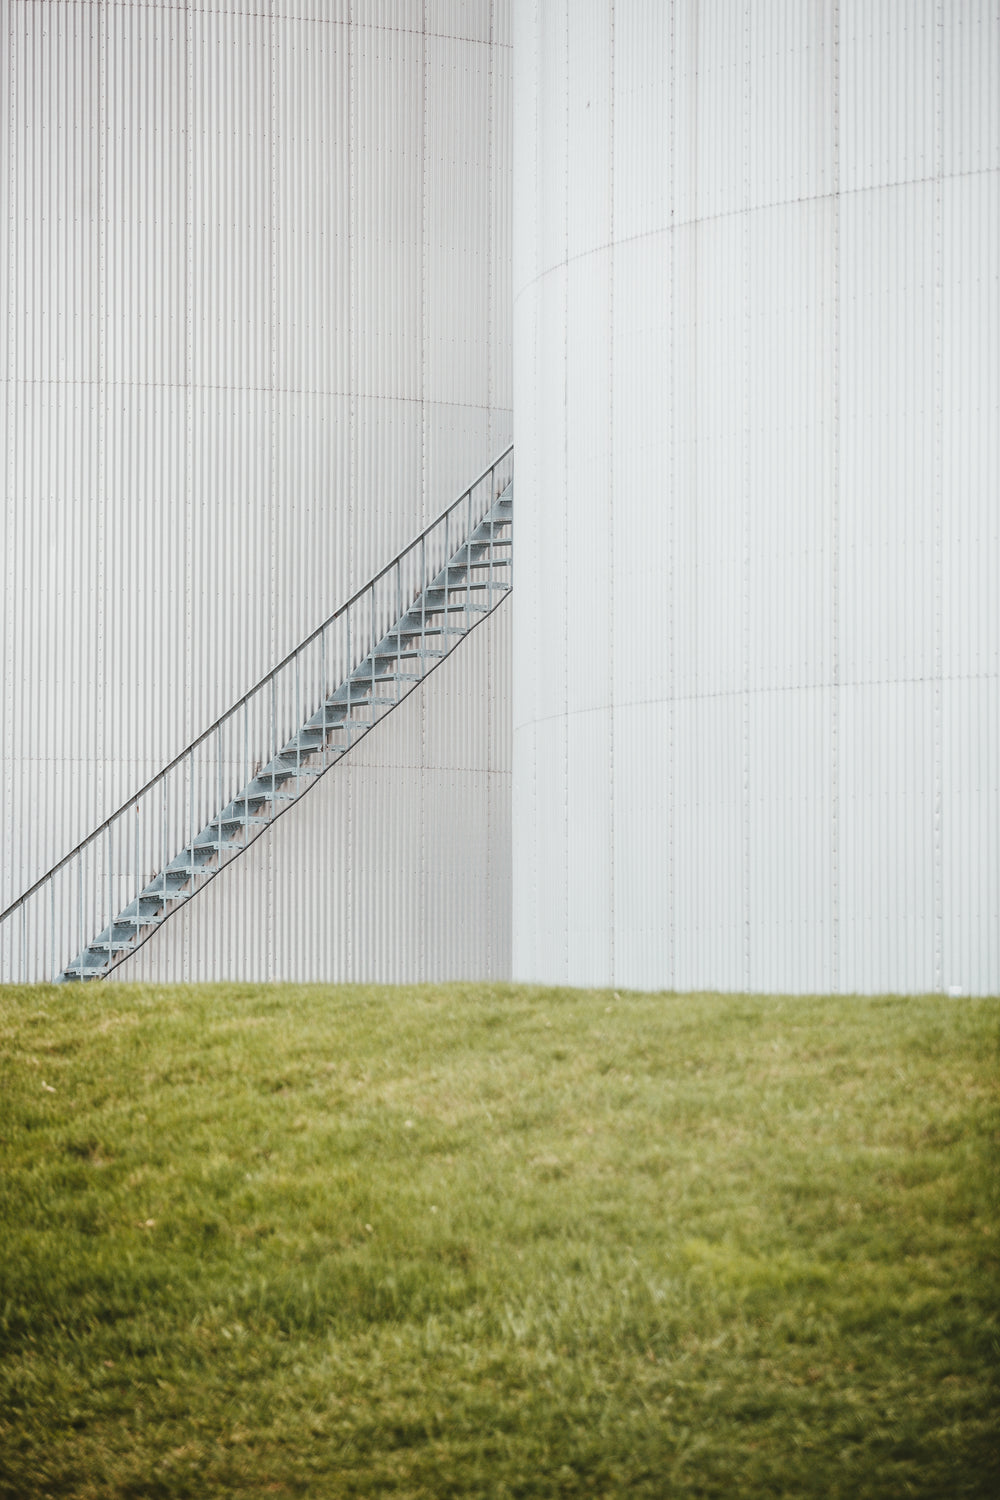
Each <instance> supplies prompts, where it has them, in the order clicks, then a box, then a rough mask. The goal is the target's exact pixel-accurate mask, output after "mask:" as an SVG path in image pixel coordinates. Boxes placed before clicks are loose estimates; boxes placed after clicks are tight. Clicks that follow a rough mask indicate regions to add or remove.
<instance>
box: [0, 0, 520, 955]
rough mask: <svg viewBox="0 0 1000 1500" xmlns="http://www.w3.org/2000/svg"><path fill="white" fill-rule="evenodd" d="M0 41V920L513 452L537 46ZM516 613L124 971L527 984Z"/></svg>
mask: <svg viewBox="0 0 1000 1500" xmlns="http://www.w3.org/2000/svg"><path fill="white" fill-rule="evenodd" d="M0 38H2V61H0V71H2V75H3V84H4V93H3V97H4V104H3V108H2V109H0V162H2V170H0V223H2V226H3V228H2V233H0V318H2V320H3V325H4V354H3V361H4V364H3V376H4V387H3V400H2V402H0V434H2V436H0V447H2V451H3V466H2V471H0V490H2V507H0V586H2V592H3V605H2V609H0V662H2V672H3V679H4V721H3V728H2V733H0V794H2V797H3V811H2V814H0V853H2V860H0V911H2V910H3V909H4V908H6V906H7V905H8V903H13V902H14V901H15V900H16V898H17V897H18V896H19V895H20V894H21V893H22V892H23V891H25V889H26V888H28V887H29V886H30V885H31V884H32V883H33V882H34V881H35V880H36V879H37V878H38V877H39V876H40V875H41V874H42V873H43V872H44V871H46V870H47V869H48V868H50V867H51V866H52V865H53V864H54V863H55V862H56V861H57V860H59V859H60V858H61V857H62V856H63V855H65V854H66V853H67V852H68V851H69V850H71V849H72V847H73V846H74V844H75V843H76V842H77V841H78V840H80V839H82V838H83V837H84V836H85V835H87V834H89V833H90V832H91V830H92V829H94V828H95V827H97V826H99V825H101V823H102V822H103V820H104V819H105V818H107V817H108V815H109V814H111V813H112V812H113V811H114V810H115V809H117V808H118V807H119V806H121V805H122V804H123V803H125V802H126V800H127V799H128V798H129V797H130V796H131V795H132V793H133V792H134V791H135V790H136V789H137V788H139V787H141V786H142V785H143V784H144V783H145V782H146V781H147V780H148V779H149V778H151V777H153V776H154V775H155V774H156V773H157V772H158V771H159V770H160V769H161V767H163V766H164V765H165V764H166V763H168V762H169V761H171V760H172V758H173V757H175V756H176V755H177V754H178V753H179V752H180V751H181V750H182V749H183V748H184V747H185V746H186V745H187V744H189V742H191V741H192V740H194V739H195V738H196V736H198V735H200V734H201V733H202V732H203V731H205V730H206V729H207V728H208V727H209V726H210V725H212V724H213V722H214V721H215V720H216V718H217V717H218V716H220V715H222V714H223V713H224V712H225V711H226V710H227V709H228V708H229V706H230V705H231V704H232V703H233V702H234V701H235V700H237V699H239V698H240V697H241V695H242V694H244V693H245V692H246V691H247V690H248V689H249V688H250V687H251V686H252V685H253V684H255V683H256V682H258V681H259V680H260V679H261V678H262V677H263V676H264V674H265V673H267V672H268V671H269V669H270V668H271V667H272V666H273V665H274V663H275V662H277V661H278V660H280V659H281V658H282V657H283V656H284V655H285V654H286V653H287V652H289V651H290V650H291V649H292V648H293V647H294V646H295V645H296V644H297V643H298V642H299V641H301V640H302V639H303V638H304V637H306V636H307V635H308V634H309V633H310V632H311V631H313V630H315V629H316V628H317V627H318V626H319V625H320V623H321V622H322V621H323V620H324V619H326V618H327V617H328V616H330V615H331V614H332V613H333V611H334V610H335V609H337V607H338V606H340V605H342V604H343V603H344V601H345V600H346V599H347V598H348V597H349V596H350V595H351V594H352V592H353V591H355V590H356V589H358V588H360V587H361V586H362V585H363V584H364V583H365V582H366V581H367V580H368V579H369V578H371V577H372V576H373V575H374V574H376V573H378V571H379V570H380V569H381V568H383V567H384V566H385V565H386V564H387V563H388V562H389V561H390V560H391V559H392V558H393V556H394V554H396V552H397V551H398V550H399V549H400V548H402V547H403V546H404V545H405V544H406V543H408V542H409V541H410V540H411V539H412V538H413V537H414V536H415V535H416V534H417V533H419V532H420V531H421V530H422V528H423V527H424V526H425V525H427V523H428V522H430V521H431V520H433V518H434V517H435V516H436V515H437V514H438V513H439V512H440V511H441V510H442V509H443V508H444V506H445V505H446V504H447V503H448V502H450V501H452V500H453V499H454V498H455V497H456V496H457V495H458V494H460V493H461V492H462V491H463V490H464V488H465V487H466V486H467V485H468V484H469V483H470V482H471V481H472V480H473V479H475V478H476V476H477V475H478V474H479V473H480V472H481V471H482V470H483V469H484V468H485V467H486V466H487V465H488V464H489V463H490V461H491V460H492V459H493V458H494V457H496V455H497V454H499V453H500V452H502V451H503V450H504V449H505V448H506V447H507V445H508V444H509V442H510V438H511V394H510V276H509V267H510V180H511V172H510V168H511V161H510V139H511V133H510V94H511V61H510V59H511V46H510V16H509V4H508V0H469V3H465V4H462V5H456V4H454V3H453V0H395V3H393V4H385V3H383V0H352V3H350V4H347V3H343V4H325V3H323V4H308V5H291V6H289V5H286V4H279V3H278V0H262V3H261V4H257V5H247V4H246V3H245V0H211V3H206V4H198V5H195V4H188V3H186V0H163V3H161V4H156V5H148V4H145V3H140V0H135V3H130V0H126V3H116V4H100V5H78V4H68V3H56V0H53V3H48V4H44V5H38V4H36V3H34V0H2V3H0ZM506 609H507V606H503V610H502V612H498V615H497V618H496V619H495V620H494V621H492V622H491V624H490V626H489V627H488V631H484V632H482V633H481V636H482V638H481V639H480V640H479V641H477V642H476V643H475V644H473V643H472V642H470V643H469V649H468V650H461V649H460V650H459V651H458V652H456V655H455V658H454V660H453V661H452V662H449V664H448V670H447V672H441V673H439V674H437V677H436V678H435V679H433V680H431V681H429V682H428V684H427V686H426V689H423V688H421V689H420V690H419V692H420V698H419V701H417V700H416V699H415V702H414V703H413V704H412V705H410V707H409V708H408V710H407V713H406V715H405V716H404V715H401V714H398V715H394V716H393V717H392V718H390V719H388V720H387V721H386V722H385V724H384V725H383V726H381V727H380V731H379V736H378V742H377V744H376V743H375V742H374V739H373V744H372V745H371V746H368V747H366V748H365V750H364V752H363V753H360V754H358V755H355V756H354V758H353V760H352V761H351V762H350V769H347V768H346V767H345V774H344V775H342V776H340V777H339V780H337V781H336V783H334V778H333V777H330V778H328V779H327V781H326V782H324V783H323V790H322V792H321V793H320V792H317V794H316V795H315V796H310V798H309V799H308V802H309V806H308V811H306V812H304V813H303V815H302V816H301V817H299V818H298V819H297V820H293V819H291V818H287V819H283V820H282V821H281V822H280V823H279V824H276V825H275V828H274V830H273V832H269V833H268V834H267V836H266V838H262V839H261V840H260V842H259V844H258V845H256V846H255V851H254V853H253V854H252V855H251V856H248V857H247V859H246V860H244V861H243V862H241V869H240V873H239V874H238V875H234V876H233V877H232V878H231V879H229V878H223V879H220V880H219V882H218V883H217V889H216V890H214V891H213V893H212V895H211V898H210V899H209V898H206V899H205V900H204V901H202V902H201V903H200V904H199V903H197V902H196V903H193V904H192V909H191V915H190V916H186V917H185V919H184V922H185V925H184V927H183V929H182V924H181V922H180V921H176V922H172V923H167V924H166V927H165V928H164V929H163V934H164V935H163V937H162V939H161V938H157V939H154V940H153V941H151V942H150V943H149V945H148V946H147V947H146V948H145V949H143V951H142V954H141V957H140V958H137V959H136V960H135V962H134V964H132V967H131V969H130V970H129V976H130V977H131V976H133V975H136V974H138V975H140V976H141V977H146V978H152V979H174V978H177V979H179V978H192V979H205V978H233V977H249V978H268V977H279V978H308V979H340V978H360V979H371V978H379V979H417V978H440V977H445V976H452V975H455V974H458V975H459V976H461V977H467V978H468V977H474V976H476V975H478V974H481V973H482V974H485V973H493V974H500V975H502V976H506V974H507V973H508V972H509V930H510V928H509V895H508V893H509V860H510V852H509V851H510V840H509V799H510V768H509V736H506V737H505V736H503V735H502V734H500V735H498V734H497V733H496V728H497V725H498V724H500V725H501V726H502V725H506V723H507V722H508V721H507V719H506V718H505V717H504V711H505V708H506V703H505V699H506V695H507V693H506V684H507V682H508V681H509V620H508V619H507V616H506ZM484 671H485V672H488V673H489V674H490V675H491V677H492V679H493V686H494V689H495V691H496V695H497V697H498V698H499V700H500V703H501V707H500V709H499V710H498V709H497V707H496V705H495V703H493V702H492V701H491V700H489V698H488V696H487V694H486V693H485V692H484V690H483V688H484V684H483V673H484ZM428 695H431V696H432V697H433V698H434V702H432V703H431V702H429V701H428ZM312 706H313V707H314V706H315V704H313V705H312ZM307 711H308V710H307ZM484 745H485V746H486V748H484ZM255 757H256V752H255ZM192 774H193V773H192ZM212 774H214V772H213V773H212ZM453 854H454V857H452V855H453ZM109 858H110V856H109ZM428 868H429V869H430V871H431V877H428V874H427V871H428ZM470 869H471V874H470ZM293 876H294V878H293ZM129 879H130V871H129V870H128V869H123V870H122V869H119V868H118V867H117V866H115V867H114V868H112V869H110V870H109V872H108V875H107V882H108V885H109V886H113V888H114V889H115V890H117V889H118V888H119V886H120V889H121V904H122V905H124V902H125V901H126V900H127V899H128V898H129V896H130V895H131V893H132V890H133V889H134V887H132V886H129V885H128V883H127V882H128V880H129ZM110 899H111V898H110V896H109V901H110ZM196 913H200V915H196ZM44 915H45V914H44V913H42V916H40V917H39V919H38V923H39V928H40V924H41V922H42V920H43V918H44ZM11 933H13V936H11ZM428 933H430V935H429V936H428ZM89 936H90V934H89V933H86V934H82V935H81V938H80V942H82V941H83V940H84V938H86V937H89ZM40 941H41V940H39V942H40ZM5 945H6V946H5ZM24 946H25V945H24V944H23V943H22V941H21V933H20V918H19V917H15V918H12V919H11V920H10V921H9V922H8V923H7V925H6V927H5V929H4V931H3V932H0V980H2V979H3V978H5V977H6V978H15V979H17V978H21V977H22V974H23V972H24V971H23V969H22V966H21V958H20V956H19V955H20V954H21V953H22V951H23V949H24ZM36 946H37V945H36ZM77 946H79V943H78V944H77ZM32 951H34V950H32ZM46 951H47V950H46ZM73 951H76V949H74V950H73ZM71 956H72V954H71V952H69V951H67V952H65V953H62V952H58V953H56V952H54V953H53V955H52V966H51V967H52V968H53V969H54V971H56V972H57V971H58V967H59V965H60V964H61V963H63V962H65V961H67V960H68V959H69V958H70V957H71ZM5 965H9V967H5ZM26 977H29V978H42V977H49V972H48V970H45V971H38V972H36V971H34V970H31V971H29V972H28V973H27V976H26Z"/></svg>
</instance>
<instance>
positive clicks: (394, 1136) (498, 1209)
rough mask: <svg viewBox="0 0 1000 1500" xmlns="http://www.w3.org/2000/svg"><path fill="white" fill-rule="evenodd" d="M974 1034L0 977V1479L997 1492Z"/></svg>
mask: <svg viewBox="0 0 1000 1500" xmlns="http://www.w3.org/2000/svg"><path fill="white" fill-rule="evenodd" d="M998 1035H1000V1004H998V1003H997V1002H996V1001H975V1000H968V999H965V1000H960V1001H955V1000H944V999H940V998H925V999H843V998H840V999H835V1000H824V999H809V1000H802V999H782V998H756V997H755V998H749V997H746V996H725V997H724V996H717V995H700V996H683V997H675V996H662V995H634V994H623V995H621V996H618V995H612V994H610V993H596V992H586V993H584V992H572V991H556V990H537V989H529V988H523V987H514V986H480V985H475V986H473V985H451V986H442V987H422V988H412V989H398V990H395V989H384V988H381V987H379V988H328V987H320V986H315V987H295V986H271V987H251V986H237V985H230V986H209V987H190V988H184V987H172V988H164V989H153V988H138V987H125V986H119V985H114V984H110V985H91V986H86V987H82V988H81V987H68V986H67V987H63V988H59V989H42V988H34V989H5V990H0V1496H2V1497H4V1500H8V1497H17V1500H23V1497H35V1496H39V1497H40V1496H79V1497H83V1496H86V1497H116V1500H118V1497H124V1496H135V1497H139V1496H142V1497H157V1496H171V1497H174V1496H191V1497H198V1500H203V1497H206V1496H214V1495H241V1496H255V1497H256V1496H261V1497H263V1496H274V1495H289V1496H293V1495H308V1496H322V1497H326V1496H335V1497H336V1496H361V1495H371V1496H418V1495H426V1496H439V1495H440V1496H467V1495H468V1496H471V1495H484V1496H485V1495H489V1496H556V1495H590V1494H593V1495H606V1496H607V1495H623V1496H624V1495H629V1496H668V1495H670V1496H673V1495H678V1496H689V1495H690V1496H719V1497H723V1496H724V1497H727V1500H730V1497H747V1496H758V1495H760V1496H764V1495H767V1496H813V1495H815V1496H823V1497H836V1496H843V1497H845V1500H846V1497H850V1500H859V1497H866V1496H871V1497H876V1496H877V1497H885V1496H892V1497H895V1496H941V1497H945V1496H946V1497H949V1500H951V1497H958V1496H987V1495H991V1496H992V1495H995V1494H996V1493H997V1489H996V1485H997V1473H998V1472H1000V1469H998V1463H1000V1455H998V1442H997V1438H996V1425H995V1418H996V1411H997V1407H996V1383H995V1374H996V1371H997V1368H998V1347H1000V1346H998V1326H1000V1323H998V1295H997V1294H998V1278H997V1249H998V1234H1000V1222H998V1218H1000V1216H998V1213H997V1143H998V1108H997V1104H998V1090H997V1081H998V1069H997V1063H998Z"/></svg>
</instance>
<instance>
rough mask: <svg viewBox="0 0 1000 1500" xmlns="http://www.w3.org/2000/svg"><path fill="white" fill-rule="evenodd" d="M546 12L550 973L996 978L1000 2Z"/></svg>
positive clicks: (535, 252) (535, 872)
mask: <svg viewBox="0 0 1000 1500" xmlns="http://www.w3.org/2000/svg"><path fill="white" fill-rule="evenodd" d="M514 23H515V37H516V48H517V50H516V56H515V63H516V73H515V95H516V98H517V121H516V133H515V180H516V181H517V182H518V184H519V190H520V191H521V201H522V202H523V210H522V211H521V213H520V216H519V218H518V220H517V222H516V224H515V245H514V266H515V281H514V295H515V391H516V400H515V417H516V424H517V439H518V493H519V497H520V500H521V508H520V510H519V542H518V546H519V570H520V573H519V577H520V578H521V579H523V578H524V576H525V574H526V573H528V572H529V570H530V572H531V576H530V582H531V587H530V588H519V590H518V594H517V596H516V599H515V628H514V661H515V667H516V672H515V699H514V782H513V797H514V879H515V898H514V972H515V975H516V976H517V977H521V978H530V979H541V980H552V981H556V980H563V979H566V978H569V979H570V980H571V981H572V982H576V983H581V984H591V983H618V984H636V985H642V986H649V987H658V986H661V985H676V986H677V987H678V988H682V989H690V988H697V987H702V986H717V987H721V988H727V989H739V988H744V987H746V988H753V989H770V988H774V989H784V990H793V991H795V990H807V991H809V990H811V991H823V990H828V989H837V988H840V989H846V990H852V989H859V990H868V991H870V990H879V989H890V990H901V991H913V990H917V989H933V988H947V987H948V986H949V985H961V986H963V988H965V989H966V990H977V991H984V990H985V991H988V990H996V989H997V988H1000V967H998V964H1000V951H998V949H1000V944H998V940H997V932H998V931H1000V905H998V901H1000V891H998V886H1000V873H998V872H1000V848H998V844H997V838H998V835H997V828H998V826H1000V824H998V818H997V801H998V797H1000V790H998V786H1000V725H998V723H997V719H996V713H997V704H998V699H1000V688H998V673H1000V625H998V624H997V621H998V618H1000V616H998V613H997V611H996V608H995V601H996V598H997V594H998V590H1000V546H998V533H1000V519H998V517H1000V511H998V507H997V505H996V496H997V494H998V493H1000V458H998V451H1000V450H998V445H1000V437H998V434H1000V377H998V370H1000V355H998V349H1000V338H998V337H997V330H998V329H1000V310H998V307H997V297H998V295H1000V293H998V284H1000V269H998V253H1000V252H998V248H997V247H998V245H1000V222H998V213H1000V198H998V190H1000V135H998V133H997V130H996V121H997V118H998V100H1000V15H998V13H997V10H996V6H995V4H989V3H986V0H967V3H961V4H956V5H954V6H943V7H942V6H941V5H940V4H935V0H922V3H921V4H919V5H911V4H908V3H904V0H877V3H868V0H865V3H860V0H858V3H855V0H827V3H824V4H822V5H818V6H810V7H801V6H789V5H784V4H778V3H765V4H754V5H749V4H747V5H745V6H743V7H741V8H738V9H737V10H735V11H734V9H733V7H732V6H731V5H727V4H724V3H717V4H715V3H713V4H706V3H701V4H698V5H695V4H691V3H687V0H664V3H663V4H653V3H652V0H649V3H647V4H632V5H627V6H626V5H621V4H617V3H615V0H593V3H587V4H586V5H579V6H578V5H576V4H570V5H569V6H567V5H566V4H565V3H555V0H554V3H552V4H549V5H546V4H544V3H541V0H520V3H516V4H515V15H514ZM564 101H568V102H564ZM609 851H610V855H609ZM609 858H610V867H609Z"/></svg>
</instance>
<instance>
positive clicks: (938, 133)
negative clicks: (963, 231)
mask: <svg viewBox="0 0 1000 1500" xmlns="http://www.w3.org/2000/svg"><path fill="white" fill-rule="evenodd" d="M943 50H944V16H943V10H942V0H937V4H936V6H935V15H934V988H935V990H936V991H937V992H938V993H939V994H940V993H941V992H942V991H943V989H944V828H943V818H944V794H943V787H942V770H943V767H942V760H943V737H944V725H943V701H942V699H943V672H944V611H943V599H942V583H943V564H944V558H943V537H942V512H943V485H944V472H943V470H944V452H943V442H944V428H943V421H944V379H943V368H942V361H943V354H944V263H943V249H944V246H943V228H942V206H943V205H942V187H943V172H944V135H943V132H944V111H943V99H942V67H943V61H944V59H943Z"/></svg>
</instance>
